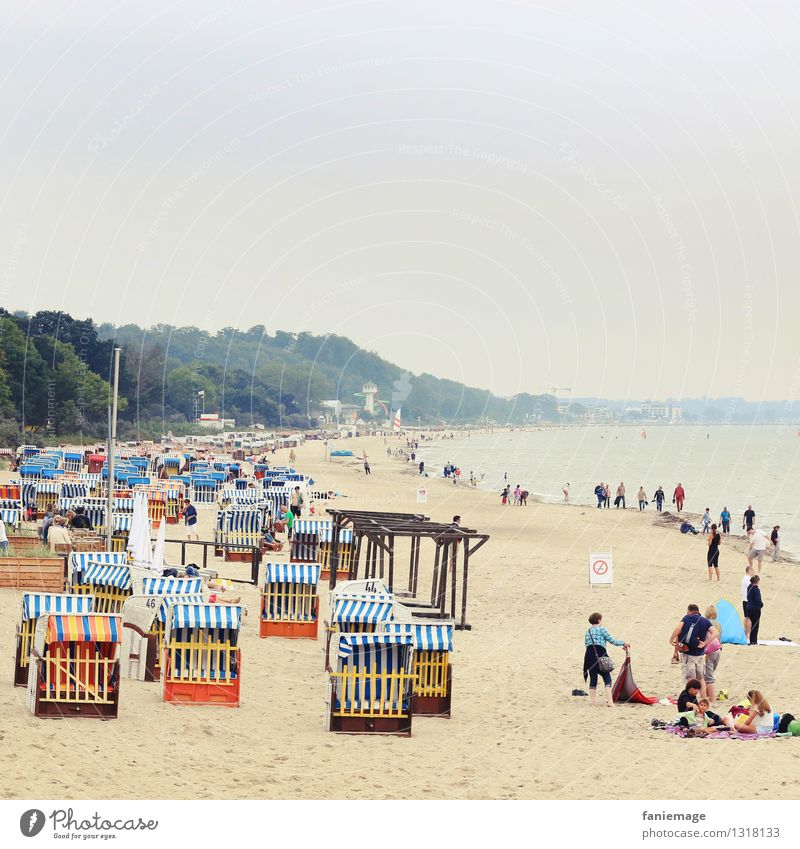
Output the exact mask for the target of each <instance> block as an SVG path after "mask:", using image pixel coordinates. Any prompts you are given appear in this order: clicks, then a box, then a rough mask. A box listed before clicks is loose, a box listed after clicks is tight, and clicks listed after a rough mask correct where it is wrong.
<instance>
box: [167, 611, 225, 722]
mask: <svg viewBox="0 0 800 849" xmlns="http://www.w3.org/2000/svg"><path fill="white" fill-rule="evenodd" d="M241 621H242V607H241V606H240V605H227V604H181V603H177V604H173V605H171V606H170V612H169V615H168V617H167V623H166V631H165V635H164V650H163V656H162V676H161V678H162V682H163V699H164V701H165V702H172V703H174V704H198V705H203V704H206V705H210V704H220V705H228V706H229V707H238V706H239V692H240V683H241V668H242V661H241V653H240V650H239V648H238V645H237V643H238V639H239V629H240V628H241Z"/></svg>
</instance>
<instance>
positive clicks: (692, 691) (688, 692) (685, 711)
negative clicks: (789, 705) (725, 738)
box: [654, 678, 800, 737]
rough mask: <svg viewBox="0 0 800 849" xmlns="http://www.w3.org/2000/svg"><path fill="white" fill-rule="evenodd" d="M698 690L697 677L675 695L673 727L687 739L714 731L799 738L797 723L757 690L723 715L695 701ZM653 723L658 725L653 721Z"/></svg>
mask: <svg viewBox="0 0 800 849" xmlns="http://www.w3.org/2000/svg"><path fill="white" fill-rule="evenodd" d="M701 688H702V684H701V682H700V681H699V680H698V679H697V678H690V679H689V680H688V681H687V682H686V687H685V688H684V690H683V692H682V693H681V694H680V696H678V719H677V720H676V722H675V723H674V725H678V726H680V727H681V728H682V729H686V730H685V735H686V736H688V737H695V736H705V735H707V734H714V733H716V732H718V731H730V732H731V733H733V734H734V735H739V734H759V735H766V734H773V733H778V734H791V735H792V736H794V737H800V720H797V719H795V718H794V715H793V714H791V713H784V714H779V713H776V712H775V711H773V709H772V707H771V705H770V703H769V702H768V701H767V699H766V697H765V696H764V694H763V693H762V692H761V691H760V690H748V692H747V700H746V701H744V702H742V703H740V704H736V705H733V707H731V709H730V710H729V711H728V712H727V713H726V714H725V716H719V714H716V713H714V712H713V711H712V710H710V704H709V700H708V699H706V698H698V696H699V695H700V690H701ZM654 724H658V725H661V724H662V723H659V722H658V721H657V720H654Z"/></svg>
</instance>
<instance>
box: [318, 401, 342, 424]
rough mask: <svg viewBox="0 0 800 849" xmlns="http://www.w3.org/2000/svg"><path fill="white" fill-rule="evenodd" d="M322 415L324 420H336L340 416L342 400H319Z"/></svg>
mask: <svg viewBox="0 0 800 849" xmlns="http://www.w3.org/2000/svg"><path fill="white" fill-rule="evenodd" d="M319 405H320V407H321V408H322V417H323V418H324V419H325V421H326V422H338V421H339V420H340V419H341V418H342V402H341V401H339V400H338V398H337V399H333V400H331V401H320V402H319Z"/></svg>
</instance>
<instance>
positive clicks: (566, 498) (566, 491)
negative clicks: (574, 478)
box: [561, 483, 569, 504]
mask: <svg viewBox="0 0 800 849" xmlns="http://www.w3.org/2000/svg"><path fill="white" fill-rule="evenodd" d="M561 491H562V492H563V493H564V504H567V503H569V484H568V483H565V484H564V488H563V489H562V490H561Z"/></svg>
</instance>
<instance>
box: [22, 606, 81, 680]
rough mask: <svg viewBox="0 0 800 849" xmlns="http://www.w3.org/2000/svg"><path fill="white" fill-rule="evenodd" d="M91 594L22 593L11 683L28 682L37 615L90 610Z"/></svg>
mask: <svg viewBox="0 0 800 849" xmlns="http://www.w3.org/2000/svg"><path fill="white" fill-rule="evenodd" d="M93 601H94V599H92V597H91V596H87V595H64V594H62V593H23V595H22V614H21V616H20V620H19V622H18V623H17V634H16V643H17V646H16V654H15V656H14V686H15V687H26V686H27V685H28V661H29V659H30V654H31V649H32V648H33V634H34V631H35V629H36V623H37V622H38V620H39V617H40V616H42V615H44V614H45V613H90V612H91V610H92V602H93Z"/></svg>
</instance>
